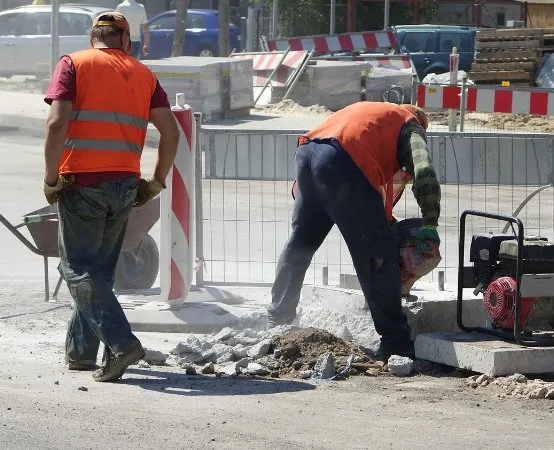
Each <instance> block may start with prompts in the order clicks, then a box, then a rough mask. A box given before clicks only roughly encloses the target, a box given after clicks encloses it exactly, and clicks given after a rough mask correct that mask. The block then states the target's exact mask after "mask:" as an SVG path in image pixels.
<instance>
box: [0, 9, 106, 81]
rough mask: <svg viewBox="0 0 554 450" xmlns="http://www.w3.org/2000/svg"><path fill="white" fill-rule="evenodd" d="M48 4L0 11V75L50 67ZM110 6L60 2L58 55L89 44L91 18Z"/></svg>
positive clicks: (36, 71)
mask: <svg viewBox="0 0 554 450" xmlns="http://www.w3.org/2000/svg"><path fill="white" fill-rule="evenodd" d="M51 8H52V7H51V6H50V5H45V6H31V5H29V6H21V7H18V8H13V9H8V10H6V11H2V12H0V76H11V75H39V74H46V73H48V72H49V70H50V15H51ZM105 11H110V9H109V8H105V7H103V6H88V5H84V6H80V5H67V4H66V5H60V24H59V29H60V44H59V56H62V55H65V54H67V53H71V52H75V51H77V50H84V49H87V48H89V47H90V38H89V32H90V28H91V27H92V21H93V20H94V18H95V17H96V16H97V15H98V14H100V13H102V12H105Z"/></svg>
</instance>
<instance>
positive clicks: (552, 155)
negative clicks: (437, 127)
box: [197, 127, 554, 285]
mask: <svg viewBox="0 0 554 450" xmlns="http://www.w3.org/2000/svg"><path fill="white" fill-rule="evenodd" d="M304 131H306V130H280V131H266V130H246V131H245V130H228V129H217V128H215V127H202V128H201V130H200V138H199V145H200V148H201V150H202V152H203V158H204V159H203V167H202V174H203V178H202V198H203V200H202V206H203V207H202V211H203V217H201V218H199V222H197V223H201V230H200V229H199V230H198V231H199V233H200V235H199V236H200V237H199V238H200V239H201V241H202V244H203V254H202V255H198V256H202V257H203V258H204V260H205V263H206V265H205V271H204V274H203V276H204V280H206V281H207V282H209V283H225V284H235V283H237V284H242V283H245V284H251V283H255V284H257V283H263V284H266V283H267V284H269V283H271V282H272V281H273V277H274V273H275V267H276V264H277V260H278V258H279V254H280V252H281V249H282V248H283V246H284V244H285V242H286V240H287V238H288V236H289V233H290V219H291V212H292V207H293V200H292V198H291V187H292V182H293V179H294V152H295V150H296V141H297V138H298V136H300V135H301V134H302V133H303V132H304ZM428 141H429V150H430V155H431V158H432V161H433V165H434V167H435V169H436V171H437V175H438V177H439V180H440V182H441V186H442V202H441V210H442V212H441V218H440V224H439V233H440V236H441V239H442V245H441V252H442V256H443V260H442V262H441V265H440V267H439V268H438V269H437V270H436V271H435V272H434V273H433V274H432V275H431V276H430V279H435V280H436V279H437V278H438V273H437V272H438V271H439V270H440V271H444V272H445V281H446V284H453V283H455V282H456V276H457V273H456V269H457V264H458V239H459V234H458V231H459V229H458V225H459V216H460V214H461V212H462V211H464V210H466V209H475V210H481V211H488V212H495V213H500V214H506V215H512V214H513V213H514V211H515V210H516V209H517V208H518V207H519V206H520V205H521V204H522V202H524V201H525V200H526V199H527V198H528V197H529V196H530V195H531V194H533V192H535V191H536V190H537V189H538V188H539V187H541V186H545V185H549V184H550V183H552V180H553V179H554V173H553V171H554V167H553V166H554V163H553V161H554V135H534V134H533V135H532V134H496V135H493V134H490V133H439V132H431V133H430V134H429V137H428ZM419 214H420V212H419V208H418V206H417V203H416V201H415V199H414V197H413V195H412V194H411V192H410V189H407V190H406V193H405V195H404V196H403V199H402V200H401V203H399V204H398V205H397V207H396V208H395V216H397V217H398V218H408V217H417V216H418V215H419ZM518 216H519V217H520V218H522V220H523V221H524V224H525V225H526V231H527V233H528V234H540V235H542V236H545V237H548V238H549V239H552V238H553V237H554V236H553V235H554V189H552V188H550V189H543V190H541V191H540V192H538V193H536V195H535V196H534V197H532V199H530V200H529V201H528V203H526V204H525V205H524V207H523V208H522V210H521V211H520V212H519V215H518ZM503 226H504V224H502V223H495V222H494V221H491V220H487V221H485V220H481V221H479V219H472V220H469V221H468V224H467V231H466V233H467V236H468V237H467V239H468V244H469V240H470V239H471V236H472V234H475V233H481V232H498V231H501V230H502V228H503ZM198 228H200V226H198ZM325 268H327V269H325ZM324 272H328V283H329V284H330V285H339V284H340V278H341V277H340V276H341V274H354V273H355V271H354V268H353V265H352V261H351V258H350V254H349V252H348V248H347V247H346V244H345V243H344V241H343V239H342V237H341V235H340V233H339V231H338V229H337V228H336V227H333V229H332V231H331V233H330V234H329V236H328V237H327V239H326V240H325V242H324V244H323V245H322V247H321V248H320V249H319V251H318V252H317V253H316V255H315V257H314V259H313V261H312V265H311V267H310V269H309V270H308V272H307V274H306V279H305V282H306V283H322V282H323V281H324V277H325V276H324Z"/></svg>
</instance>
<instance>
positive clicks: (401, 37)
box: [393, 25, 477, 80]
mask: <svg viewBox="0 0 554 450" xmlns="http://www.w3.org/2000/svg"><path fill="white" fill-rule="evenodd" d="M393 28H394V31H395V33H396V38H397V41H398V47H399V48H400V50H401V51H402V53H409V54H410V59H411V60H412V62H413V64H414V66H415V69H416V71H417V74H418V76H419V78H420V80H422V79H423V78H425V76H426V75H427V74H429V73H444V72H448V71H449V70H450V54H451V53H452V48H453V47H456V48H457V49H458V54H459V55H460V62H459V70H465V71H467V70H469V68H470V67H471V64H472V62H473V59H474V56H475V34H476V31H477V29H476V28H473V27H462V26H453V25H452V26H451V25H399V26H396V27H393Z"/></svg>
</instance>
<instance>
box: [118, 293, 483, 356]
mask: <svg viewBox="0 0 554 450" xmlns="http://www.w3.org/2000/svg"><path fill="white" fill-rule="evenodd" d="M414 293H415V294H416V295H418V296H419V298H418V299H417V300H415V301H411V302H404V305H403V307H404V311H405V312H406V314H407V316H408V322H409V323H410V325H411V327H412V336H413V338H414V339H415V338H416V336H418V335H420V334H423V333H429V332H459V329H458V326H457V324H456V301H454V298H455V293H453V292H451V291H450V292H438V291H434V290H419V291H418V290H414ZM119 300H120V303H121V305H122V307H123V309H124V311H125V314H126V316H127V318H128V320H129V322H130V323H131V326H132V328H133V330H135V331H157V332H180V333H217V332H218V331H220V330H221V329H223V328H225V327H233V328H237V329H244V328H260V327H262V328H265V326H266V316H267V306H268V305H269V304H270V302H271V293H270V290H269V288H259V287H245V286H241V287H232V286H231V287H206V288H203V289H201V290H198V291H191V292H190V294H189V296H188V297H187V300H186V302H185V303H184V304H183V305H180V306H178V307H173V308H172V307H170V306H169V305H168V304H166V303H164V302H163V301H162V300H161V296H160V295H159V293H158V292H156V295H149V294H146V295H144V294H140V293H137V294H130V295H121V296H120V297H119ZM485 320H486V316H485V311H484V308H483V302H482V300H481V299H479V298H471V296H470V295H468V296H467V298H465V299H464V321H465V322H466V323H468V324H470V325H472V326H477V325H485ZM294 324H295V325H299V326H301V327H316V328H320V329H324V330H327V331H329V332H330V333H332V334H335V335H337V336H339V337H342V338H343V339H353V340H354V341H356V342H357V343H359V344H360V345H363V346H364V347H366V348H368V349H371V350H376V349H377V347H378V345H379V339H380V337H379V335H378V334H377V331H376V330H375V326H374V324H373V320H372V318H371V314H370V313H369V310H368V308H367V306H366V302H365V298H364V296H363V294H362V293H361V292H360V291H355V290H348V289H341V288H333V287H329V286H309V285H308V286H304V288H303V290H302V297H301V301H300V304H299V308H298V316H297V320H296V321H295V323H294Z"/></svg>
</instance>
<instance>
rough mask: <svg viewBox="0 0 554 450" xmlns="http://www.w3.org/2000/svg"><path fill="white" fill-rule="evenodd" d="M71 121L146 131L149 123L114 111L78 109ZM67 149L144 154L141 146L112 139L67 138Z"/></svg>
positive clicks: (73, 113)
mask: <svg viewBox="0 0 554 450" xmlns="http://www.w3.org/2000/svg"><path fill="white" fill-rule="evenodd" d="M71 120H74V121H76V122H109V123H117V124H121V125H127V126H132V127H136V128H139V129H140V130H142V131H146V130H147V128H148V121H147V120H145V119H143V118H142V117H139V116H134V115H132V114H125V113H118V112H114V111H95V110H88V109H78V110H75V111H72V113H71ZM65 148H67V149H71V150H113V151H120V152H131V153H138V154H141V153H142V148H141V147H140V145H138V144H135V143H134V142H128V141H116V140H111V139H76V138H67V139H66V140H65Z"/></svg>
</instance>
